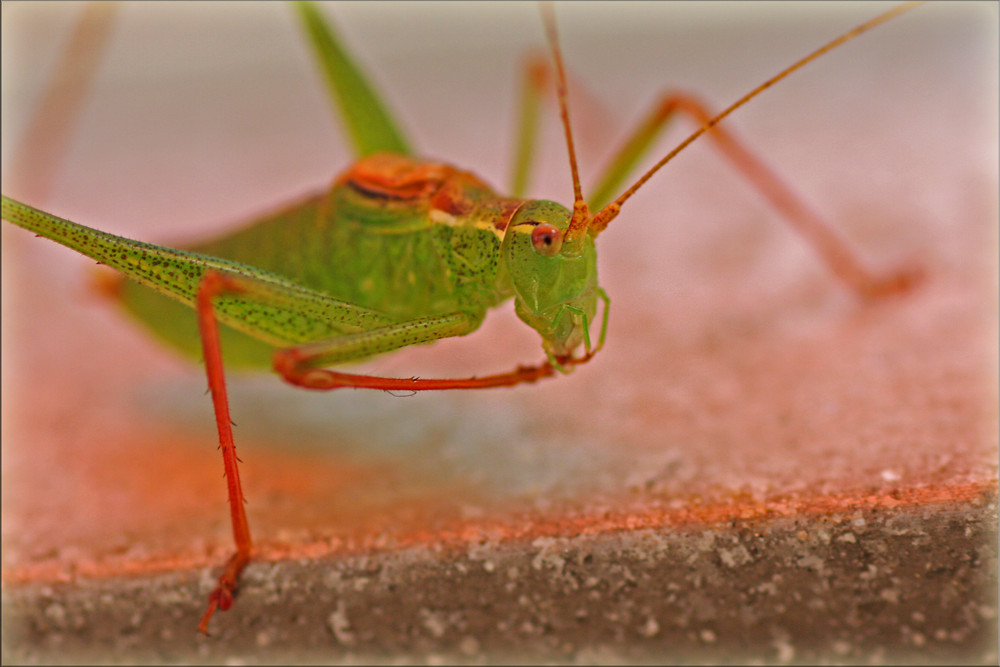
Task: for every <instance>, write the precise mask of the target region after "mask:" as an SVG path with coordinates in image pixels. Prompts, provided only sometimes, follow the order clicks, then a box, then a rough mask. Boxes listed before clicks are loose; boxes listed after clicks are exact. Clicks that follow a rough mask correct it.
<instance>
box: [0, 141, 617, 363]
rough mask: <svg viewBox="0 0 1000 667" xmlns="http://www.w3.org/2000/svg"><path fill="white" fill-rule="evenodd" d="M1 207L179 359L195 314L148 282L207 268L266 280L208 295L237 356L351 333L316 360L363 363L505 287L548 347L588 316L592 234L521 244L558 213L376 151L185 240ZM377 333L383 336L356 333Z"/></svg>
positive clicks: (189, 346) (188, 290) (502, 295)
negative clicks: (83, 264) (554, 243)
mask: <svg viewBox="0 0 1000 667" xmlns="http://www.w3.org/2000/svg"><path fill="white" fill-rule="evenodd" d="M4 217H5V218H6V219H8V220H11V221H13V222H16V223H17V224H19V225H21V226H23V227H26V228H28V229H31V230H32V231H34V232H36V233H38V234H40V235H42V236H46V237H48V238H51V239H53V240H55V241H58V242H60V243H62V244H64V245H67V246H69V247H71V248H73V249H75V250H77V251H79V252H81V253H83V254H85V255H87V256H88V257H92V258H93V259H96V260H97V261H99V262H101V263H102V264H106V265H108V266H110V267H112V268H114V269H117V270H118V271H120V272H121V273H122V274H123V275H125V276H127V277H129V278H132V279H133V280H134V281H135V282H131V281H129V282H124V283H122V284H121V285H120V286H119V287H118V290H117V292H118V294H119V295H120V296H121V300H122V303H123V305H124V306H125V307H126V308H127V309H128V310H129V311H131V312H132V313H133V314H134V315H136V316H137V317H139V318H140V319H141V320H143V321H144V322H145V323H147V324H148V325H149V327H150V328H151V330H152V331H154V332H155V333H156V334H157V335H158V336H159V337H161V338H162V339H164V340H166V341H167V342H169V343H171V344H173V345H175V346H176V347H179V348H180V349H182V350H185V351H188V352H190V353H196V352H197V351H198V349H199V348H198V330H197V326H196V323H195V320H194V317H193V314H192V313H190V311H187V309H177V307H176V306H175V304H173V303H171V302H168V301H165V300H164V299H162V298H159V299H158V298H155V295H152V294H150V292H149V290H148V289H146V288H152V289H153V290H155V291H156V292H159V293H160V294H162V295H165V296H168V297H170V298H171V299H173V300H174V301H176V302H179V304H185V305H188V306H191V307H194V306H195V298H196V294H197V291H198V286H199V283H200V281H201V279H202V276H203V275H204V273H205V271H206V270H209V269H215V270H218V271H222V272H225V273H227V274H232V275H237V276H243V277H247V278H252V279H254V280H257V281H261V282H263V283H266V284H267V285H268V287H269V288H270V289H272V290H274V293H273V294H270V295H268V296H267V297H266V298H264V299H260V298H257V299H249V298H242V297H239V296H235V297H228V298H223V299H219V301H218V303H217V304H216V314H217V317H218V319H219V321H220V322H223V323H225V324H227V325H229V326H230V327H231V329H232V330H231V331H228V332H226V333H224V334H223V336H224V339H223V341H224V342H223V349H224V350H225V354H226V360H227V362H229V363H232V364H235V365H243V366H255V365H264V364H268V363H270V360H271V352H272V351H273V349H274V348H275V347H285V346H291V345H299V344H302V343H310V342H316V341H324V340H329V339H334V338H338V337H347V336H352V335H355V337H356V338H361V339H362V340H361V342H360V343H359V344H358V345H353V346H345V347H344V351H343V352H342V353H341V354H342V357H341V358H337V357H333V358H330V357H327V358H325V362H326V363H327V364H330V363H337V362H341V361H350V360H352V359H358V358H363V357H367V356H371V355H373V354H378V353H382V352H386V351H388V350H391V349H396V348H399V347H403V346H406V345H409V344H413V343H419V342H427V340H428V339H422V338H421V332H420V327H419V324H418V325H417V326H415V327H413V330H410V329H407V328H405V325H406V324H407V323H419V322H420V321H421V320H423V319H425V318H431V317H449V316H450V317H453V318H454V322H453V323H452V327H451V329H450V331H454V333H453V334H452V335H460V334H466V333H470V332H472V331H474V330H475V329H476V328H478V327H479V325H480V324H481V323H482V321H483V319H484V317H485V315H486V312H487V311H488V310H489V308H491V307H493V306H495V305H497V304H499V303H500V302H502V301H504V300H506V299H508V298H510V297H512V296H515V297H516V305H515V310H516V312H517V313H518V315H519V316H520V317H521V319H522V320H524V321H525V322H526V323H527V324H529V325H531V326H532V327H534V328H535V329H536V330H538V331H539V333H540V334H541V335H542V337H543V342H544V345H545V348H546V351H547V352H548V353H549V354H550V355H551V356H556V357H562V356H566V355H568V354H569V353H571V352H572V350H573V349H574V348H575V347H577V346H578V345H579V344H580V343H581V342H582V341H583V340H584V337H585V333H584V331H583V329H584V328H586V326H587V324H588V323H589V322H591V321H592V320H593V317H594V313H595V310H596V302H597V279H596V271H597V268H596V253H595V250H594V245H593V242H592V240H591V241H589V242H588V243H587V244H586V246H585V248H586V249H585V252H583V253H582V254H581V255H579V256H567V255H563V254H555V255H552V254H549V253H544V250H545V248H544V246H543V247H541V248H536V245H538V244H537V243H535V242H533V239H532V236H533V232H534V230H535V229H537V228H538V227H539V226H540V225H542V224H549V225H552V226H554V227H556V228H557V229H559V230H561V231H562V230H565V229H566V227H567V226H568V224H569V219H570V212H569V211H568V210H567V209H566V208H565V207H563V206H561V205H559V204H556V203H554V202H546V201H527V200H518V199H504V198H501V197H499V196H498V195H497V194H496V193H495V192H493V191H492V190H491V189H490V188H489V187H488V186H487V185H485V184H484V183H482V181H480V180H479V179H477V178H476V177H474V176H472V175H471V174H469V173H467V172H461V171H458V170H456V169H453V168H451V167H447V166H444V165H438V164H430V163H423V162H418V161H415V160H411V159H409V158H406V157H402V156H395V155H390V154H377V155H375V156H372V157H370V158H366V159H363V160H361V161H360V162H358V163H357V164H356V165H354V166H353V167H352V168H351V169H349V170H348V171H347V172H345V173H344V174H343V175H342V176H341V177H340V178H338V179H337V182H336V183H335V185H334V186H333V187H332V188H331V189H330V190H329V192H326V193H322V194H320V195H316V196H311V197H309V198H307V199H305V200H304V201H301V202H299V203H297V204H296V205H294V206H290V207H287V208H285V209H284V210H282V211H280V212H278V213H276V214H273V215H269V216H266V217H264V218H262V219H260V220H258V221H256V222H254V223H252V224H250V225H249V226H247V227H245V228H244V229H242V230H239V231H236V232H233V233H230V234H227V235H226V236H223V237H221V238H219V239H216V240H213V241H208V242H205V243H200V244H197V245H194V246H191V247H189V248H186V249H183V250H173V249H170V248H164V247H161V246H154V245H151V244H148V243H142V242H139V241H132V240H129V239H123V238H121V237H116V236H113V235H111V234H107V233H105V232H101V231H98V230H94V229H91V228H88V227H85V226H83V225H78V224H76V223H73V222H69V221H58V222H56V221H55V219H52V217H51V216H48V215H47V214H43V213H41V212H38V211H36V210H34V209H31V208H30V207H25V206H23V205H21V204H18V203H16V202H13V201H10V200H8V199H6V198H5V199H4ZM540 250H541V252H540ZM174 310H177V311H178V312H173V311H174ZM399 325H404V328H399ZM378 330H395V331H396V333H395V334H392V335H389V336H386V335H380V336H378V337H375V338H372V339H368V340H365V339H364V337H361V336H357V335H358V334H363V333H365V332H371V331H378ZM223 331H225V330H223ZM437 333H439V332H436V333H435V334H434V335H433V338H430V339H429V340H433V339H435V338H440V337H441V336H440V335H437ZM261 343H263V344H261Z"/></svg>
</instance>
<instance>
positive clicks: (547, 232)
mask: <svg viewBox="0 0 1000 667" xmlns="http://www.w3.org/2000/svg"><path fill="white" fill-rule="evenodd" d="M562 241H563V237H562V232H560V231H559V229H558V228H557V227H555V226H553V225H550V224H548V223H546V222H540V223H538V224H537V225H535V228H534V229H533V230H531V245H533V246H534V247H535V252H537V253H538V254H539V255H542V256H543V257H555V256H556V255H558V254H559V249H560V248H562Z"/></svg>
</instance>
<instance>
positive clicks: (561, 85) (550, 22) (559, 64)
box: [540, 2, 590, 254]
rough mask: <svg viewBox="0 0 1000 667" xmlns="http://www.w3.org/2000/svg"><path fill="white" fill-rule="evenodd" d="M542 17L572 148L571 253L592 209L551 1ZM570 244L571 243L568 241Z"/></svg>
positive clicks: (543, 8) (565, 240) (565, 238)
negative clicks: (583, 180) (578, 153)
mask: <svg viewBox="0 0 1000 667" xmlns="http://www.w3.org/2000/svg"><path fill="white" fill-rule="evenodd" d="M540 8H541V12H542V21H543V22H544V24H545V34H546V36H547V37H548V40H549V47H550V48H551V49H552V58H553V60H555V64H556V90H557V91H558V97H559V115H560V117H561V118H562V125H563V131H564V132H565V134H566V148H567V150H568V151H569V169H570V172H571V173H572V176H573V217H572V218H570V223H569V228H568V229H567V230H566V234H565V235H564V236H563V248H564V252H568V253H570V254H572V253H574V252H579V250H580V247H579V246H580V243H581V242H582V241H583V235H584V233H586V231H587V223H588V220H589V218H590V209H588V208H587V202H586V201H584V199H583V187H582V186H581V185H580V169H579V167H578V166H577V162H576V147H575V145H574V144H573V131H572V130H571V129H570V125H569V104H568V103H567V99H568V98H569V93H568V92H567V89H566V70H565V69H564V68H563V61H562V53H561V51H560V49H559V34H558V32H557V30H556V16H555V8H554V5H553V3H551V2H543V3H541V7H540ZM567 244H568V245H567Z"/></svg>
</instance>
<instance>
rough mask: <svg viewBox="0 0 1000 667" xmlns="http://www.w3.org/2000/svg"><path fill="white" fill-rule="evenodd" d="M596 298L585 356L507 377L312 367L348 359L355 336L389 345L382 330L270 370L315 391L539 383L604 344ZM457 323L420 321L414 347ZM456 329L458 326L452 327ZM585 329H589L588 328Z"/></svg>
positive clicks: (280, 354)
mask: <svg viewBox="0 0 1000 667" xmlns="http://www.w3.org/2000/svg"><path fill="white" fill-rule="evenodd" d="M598 297H599V298H600V299H601V301H602V302H603V303H604V313H603V315H602V318H601V331H600V334H599V335H598V339H597V346H596V347H594V348H593V349H591V347H590V341H589V336H588V339H587V345H586V352H585V353H584V354H583V355H582V356H579V357H573V356H566V357H559V358H554V359H550V360H548V361H546V362H543V363H541V364H538V365H535V366H518V367H517V368H516V369H514V370H513V371H510V372H508V373H499V374H496V375H486V376H482V377H470V378H459V379H430V378H387V377H378V376H372V375H356V374H353V373H342V372H339V371H331V370H329V369H327V368H319V367H318V366H321V365H323V364H330V363H336V361H337V360H338V358H341V357H344V356H346V355H350V354H352V351H351V347H352V346H353V345H357V343H358V340H357V339H359V337H360V336H369V335H372V334H374V335H375V336H376V337H377V338H380V339H382V340H385V341H388V340H391V337H392V335H393V334H392V333H390V332H388V331H386V332H378V331H376V332H366V333H365V334H358V335H357V336H345V337H342V338H338V339H334V340H330V341H324V342H320V343H314V344H310V345H302V346H299V347H291V348H285V349H283V350H278V351H277V352H275V355H274V370H275V371H276V372H278V373H279V374H280V375H281V376H282V377H283V378H284V379H285V380H286V381H287V382H289V383H290V384H293V385H296V386H298V387H303V388H305V389H317V390H331V389H341V388H348V387H350V388H354V389H381V390H384V391H439V390H445V389H486V388H491V387H510V386H514V385H517V384H523V383H528V382H536V381H538V380H540V379H542V378H546V377H550V376H552V375H555V374H556V373H557V372H567V371H568V369H569V368H570V367H572V366H578V365H580V364H584V363H587V362H588V361H590V360H591V359H592V358H593V357H594V355H596V354H597V353H598V352H599V351H600V350H601V348H602V347H604V340H605V337H606V335H607V329H608V315H609V305H610V300H609V299H608V295H607V294H606V293H605V292H604V290H602V289H599V290H598ZM460 321H461V318H460V317H456V316H444V317H439V318H426V319H425V320H422V321H420V329H422V330H423V332H424V333H423V336H424V338H425V339H426V340H423V341H417V342H427V341H430V340H435V339H437V338H442V337H444V334H446V332H447V331H449V330H454V329H455V327H456V323H458V322H460ZM458 326H463V325H461V324H458ZM413 328H414V323H406V324H403V325H400V326H398V327H396V329H397V330H398V331H397V333H402V332H405V331H407V330H409V329H413ZM586 328H587V329H589V326H588V327H586ZM386 329H391V327H387V328H386ZM451 335H460V334H451ZM352 339H354V340H352Z"/></svg>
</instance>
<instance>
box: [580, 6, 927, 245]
mask: <svg viewBox="0 0 1000 667" xmlns="http://www.w3.org/2000/svg"><path fill="white" fill-rule="evenodd" d="M921 4H923V0H920V1H915V2H906V3H903V4H901V5H897V6H896V7H893V8H892V9H890V10H889V11H887V12H884V13H882V14H879V15H878V16H876V17H875V18H873V19H871V20H869V21H866V22H865V23H862V24H861V25H859V26H858V27H857V28H854V29H853V30H851V31H849V32H846V33H844V34H843V35H841V36H840V37H838V38H837V39H835V40H833V41H832V42H830V43H829V44H827V45H826V46H823V47H820V48H819V49H816V50H815V51H813V52H812V53H810V54H809V55H807V56H806V57H805V58H802V59H801V60H799V61H798V62H796V63H795V64H793V65H791V66H790V67H787V68H785V69H784V70H782V71H781V72H779V73H778V74H776V75H774V76H773V77H771V78H770V79H768V80H767V81H765V82H764V83H762V84H760V85H759V86H757V87H756V88H754V89H753V90H751V91H750V92H749V93H747V94H746V95H744V96H743V97H741V98H740V99H739V100H737V101H736V102H735V103H733V104H732V105H730V106H729V107H728V108H727V109H726V110H725V111H723V112H722V113H720V114H719V115H717V116H716V117H715V118H712V119H711V120H710V121H708V122H707V123H705V125H703V126H702V127H700V128H698V130H697V131H696V132H694V133H693V134H692V135H691V136H689V137H688V138H687V139H685V140H684V141H682V142H681V143H680V144H679V145H678V146H677V147H676V148H674V149H673V150H672V151H670V152H669V153H667V155H666V156H665V157H664V158H663V159H662V160H660V161H659V162H657V163H656V164H655V165H654V166H653V168H652V169H650V170H649V171H647V172H646V173H645V174H643V175H642V177H641V178H639V180H638V181H636V182H635V184H633V185H632V187H630V188H629V189H628V190H626V191H625V192H623V193H622V194H621V195H620V196H619V197H618V198H617V199H616V200H614V201H613V202H611V203H610V204H608V205H607V206H605V207H604V208H603V209H601V210H600V211H599V212H598V213H597V215H595V216H594V217H593V219H591V220H590V222H589V225H588V229H589V231H590V232H591V233H592V234H594V235H595V236H596V235H597V234H599V233H601V232H602V231H604V228H605V227H607V226H608V223H609V222H611V221H612V220H613V219H614V218H615V216H616V215H618V212H619V211H620V210H621V207H622V204H624V203H625V201H626V200H627V199H628V198H629V197H631V196H632V195H634V194H635V193H636V191H637V190H638V189H639V188H641V187H642V186H643V185H645V183H646V181H648V180H649V179H650V178H652V176H653V174H655V173H656V172H657V171H659V170H660V168H661V167H662V166H663V165H665V164H667V163H668V162H670V161H671V160H673V159H674V158H675V157H676V156H677V154H678V153H680V152H681V151H682V150H684V149H685V148H687V147H688V146H689V145H690V144H691V143H692V142H694V140H695V139H697V138H698V137H700V136H701V135H703V134H705V133H706V132H708V131H709V130H710V129H712V127H714V126H715V125H717V124H718V123H719V121H721V120H722V119H723V118H725V117H726V116H728V115H729V114H731V113H732V112H734V111H736V110H737V109H739V108H740V107H741V106H743V105H744V104H746V103H747V102H749V101H750V100H752V99H753V98H755V97H757V95H759V94H760V93H762V92H764V91H765V90H767V89H768V88H770V87H771V86H773V85H774V84H775V83H777V82H778V81H781V80H782V79H784V78H785V77H786V76H788V75H789V74H791V73H792V72H794V71H795V70H797V69H800V68H801V67H803V66H805V65H806V64H808V63H810V62H812V61H813V60H816V59H817V58H819V57H820V56H822V55H823V54H824V53H827V52H828V51H832V50H833V49H835V48H837V47H838V46H840V45H841V44H843V43H844V42H847V41H850V40H852V39H854V38H855V37H857V36H858V35H860V34H861V33H864V32H867V31H868V30H871V29H872V28H874V27H875V26H878V25H880V24H882V23H885V22H886V21H888V20H890V19H892V18H895V17H896V16H899V15H900V14H902V13H904V12H908V11H910V10H911V9H913V8H914V7H916V6H917V5H921ZM568 131H569V128H568V126H567V132H568Z"/></svg>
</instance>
